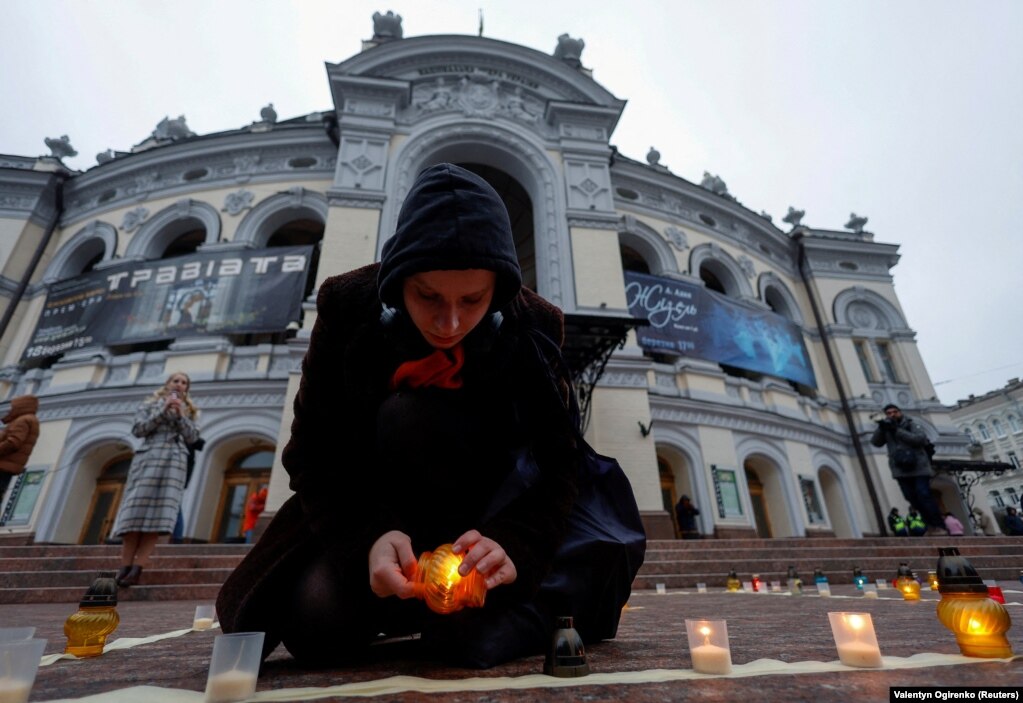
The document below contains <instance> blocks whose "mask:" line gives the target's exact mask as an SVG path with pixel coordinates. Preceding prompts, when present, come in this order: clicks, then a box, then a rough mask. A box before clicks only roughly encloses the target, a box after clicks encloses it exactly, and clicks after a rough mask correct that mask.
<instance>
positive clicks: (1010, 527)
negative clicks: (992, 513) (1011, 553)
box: [1005, 508, 1023, 535]
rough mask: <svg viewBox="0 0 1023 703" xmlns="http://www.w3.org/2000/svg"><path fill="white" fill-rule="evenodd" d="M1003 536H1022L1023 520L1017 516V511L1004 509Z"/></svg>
mask: <svg viewBox="0 0 1023 703" xmlns="http://www.w3.org/2000/svg"><path fill="white" fill-rule="evenodd" d="M1005 534H1007V535H1023V518H1021V517H1020V516H1019V511H1017V510H1016V508H1006V510H1005Z"/></svg>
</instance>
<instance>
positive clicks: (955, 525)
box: [945, 513, 966, 537]
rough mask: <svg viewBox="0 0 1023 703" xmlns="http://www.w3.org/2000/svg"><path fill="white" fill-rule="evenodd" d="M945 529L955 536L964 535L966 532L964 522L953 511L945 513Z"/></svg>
mask: <svg viewBox="0 0 1023 703" xmlns="http://www.w3.org/2000/svg"><path fill="white" fill-rule="evenodd" d="M945 529H946V530H948V533H949V534H950V535H952V536H953V537H962V536H963V534H965V533H966V529H965V528H964V527H963V523H961V522H959V518H957V517H956V516H955V515H953V514H952V513H945Z"/></svg>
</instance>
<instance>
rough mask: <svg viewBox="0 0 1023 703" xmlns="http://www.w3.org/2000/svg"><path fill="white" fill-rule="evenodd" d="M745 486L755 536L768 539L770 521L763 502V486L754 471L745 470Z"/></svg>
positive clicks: (765, 504) (765, 502) (769, 535)
mask: <svg viewBox="0 0 1023 703" xmlns="http://www.w3.org/2000/svg"><path fill="white" fill-rule="evenodd" d="M746 485H747V486H749V499H750V504H751V505H752V506H753V520H754V521H755V522H756V527H757V536H758V537H763V538H765V539H769V538H770V537H771V536H772V535H771V519H770V517H769V516H768V513H767V501H765V500H764V484H763V483H761V482H760V477H759V476H757V472H756V471H753V470H752V469H746Z"/></svg>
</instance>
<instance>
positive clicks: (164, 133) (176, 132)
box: [153, 115, 195, 140]
mask: <svg viewBox="0 0 1023 703" xmlns="http://www.w3.org/2000/svg"><path fill="white" fill-rule="evenodd" d="M194 136H195V132H193V131H192V130H190V129H189V128H188V125H187V124H185V116H184V115H178V116H177V117H176V118H175V119H173V120H172V119H170V118H168V117H164V118H163V119H162V120H160V123H159V124H158V125H156V129H154V130H153V137H154V138H155V139H170V140H176V139H187V138H188V137H194Z"/></svg>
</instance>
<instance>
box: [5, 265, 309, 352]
mask: <svg viewBox="0 0 1023 703" xmlns="http://www.w3.org/2000/svg"><path fill="white" fill-rule="evenodd" d="M312 251H313V247H312V246H300V247H274V248H272V249H245V250H232V251H221V252H196V253H194V254H188V255H186V256H179V257H175V258H172V259H160V260H158V261H134V262H129V263H124V264H118V265H116V266H111V267H109V268H104V269H101V270H99V271H90V272H89V273H86V274H84V275H82V276H78V277H76V278H71V279H68V280H66V281H58V282H57V283H54V284H53V285H51V286H50V290H49V293H48V295H47V296H46V304H45V306H44V307H43V312H42V315H41V316H40V317H39V322H38V324H37V325H36V329H35V332H34V333H33V335H32V340H31V341H30V342H29V344H28V347H27V348H26V349H25V353H24V354H23V356H22V358H23V359H35V358H39V357H46V356H54V355H56V354H60V353H63V352H66V351H71V350H74V349H80V348H82V347H86V346H90V345H95V344H100V345H114V344H133V343H136V342H148V341H156V340H161V339H173V338H175V337H182V336H194V335H203V334H235V333H257V332H280V331H281V330H283V329H285V328H286V327H287V326H288V323H289V322H292V321H294V320H298V319H299V317H300V315H301V313H302V298H303V295H304V292H305V284H306V277H307V276H308V275H309V261H310V257H311V255H312Z"/></svg>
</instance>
